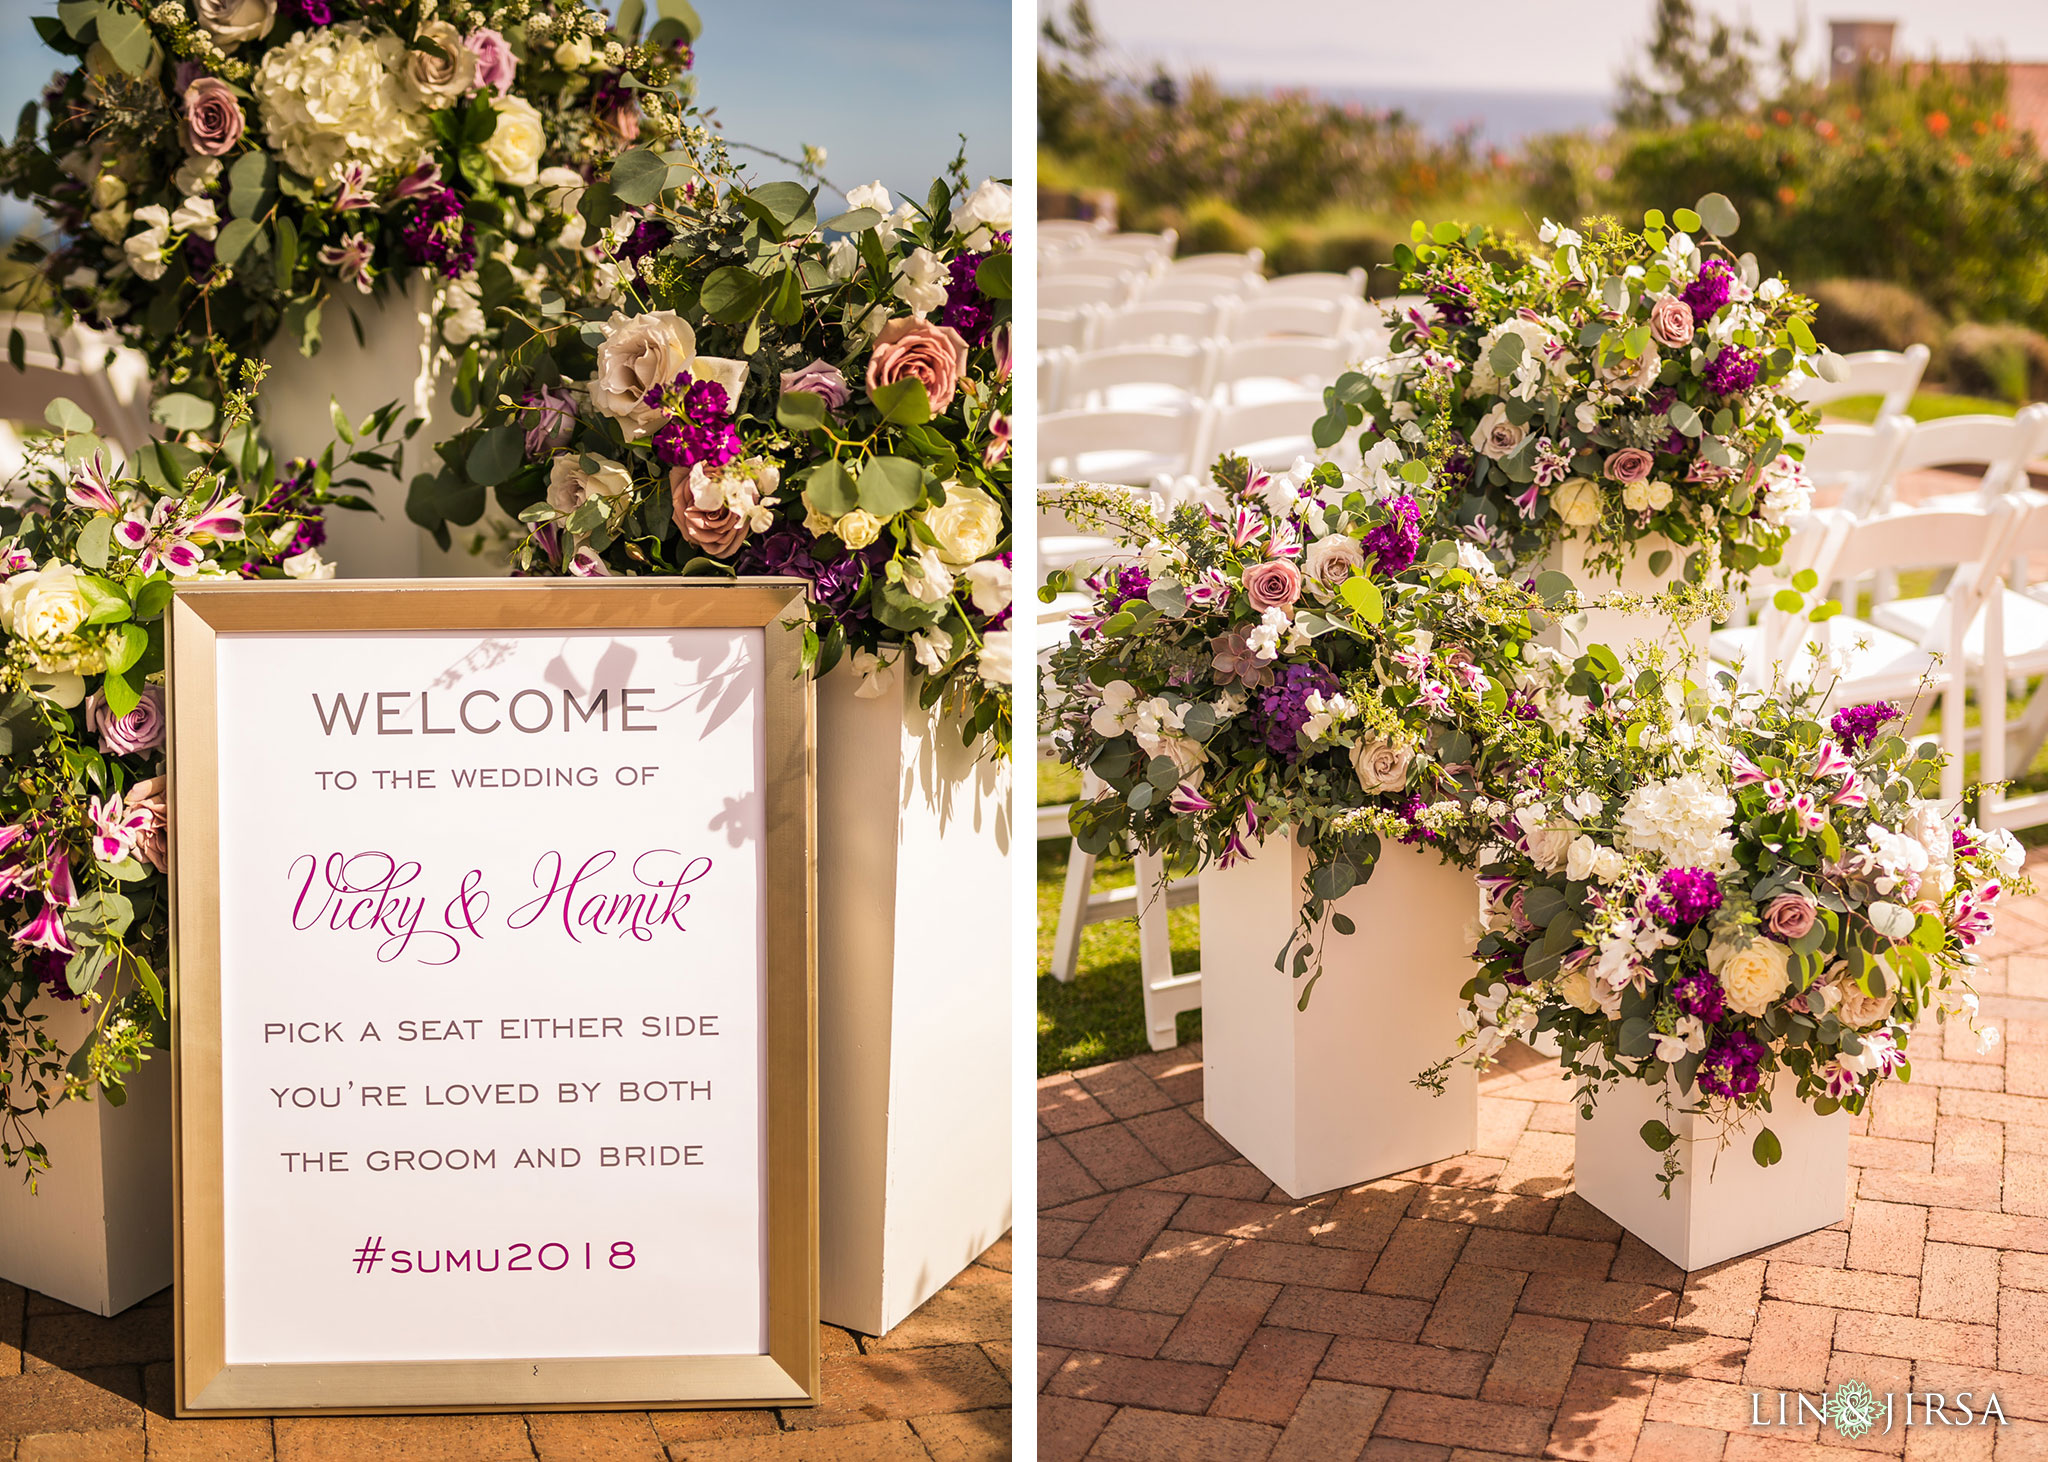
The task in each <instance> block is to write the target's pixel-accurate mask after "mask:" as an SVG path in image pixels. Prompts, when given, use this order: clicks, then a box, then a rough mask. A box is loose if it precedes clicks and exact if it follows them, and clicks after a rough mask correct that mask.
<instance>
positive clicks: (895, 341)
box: [868, 319, 967, 416]
mask: <svg viewBox="0 0 2048 1462" xmlns="http://www.w3.org/2000/svg"><path fill="white" fill-rule="evenodd" d="M966 371H967V342H966V340H965V339H963V338H962V337H961V334H960V332H959V331H958V330H955V329H954V328H953V327H952V326H951V325H934V324H932V323H931V322H930V321H927V320H914V319H902V320H891V321H890V322H889V323H888V324H886V325H884V326H883V327H882V333H881V334H880V335H877V336H876V337H875V353H874V354H873V355H871V356H869V357H868V395H869V396H873V395H874V394H875V392H877V391H879V390H881V389H882V387H884V386H893V385H895V384H896V383H897V382H898V381H903V380H915V381H922V382H924V393H925V395H927V396H929V397H930V398H931V402H932V415H934V416H938V415H940V414H941V413H943V412H944V411H945V409H946V408H947V407H948V406H951V405H952V404H953V393H954V392H955V391H957V390H958V389H959V387H960V377H961V376H963V375H964V374H966Z"/></svg>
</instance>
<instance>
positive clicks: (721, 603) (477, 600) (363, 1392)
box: [167, 578, 819, 1416]
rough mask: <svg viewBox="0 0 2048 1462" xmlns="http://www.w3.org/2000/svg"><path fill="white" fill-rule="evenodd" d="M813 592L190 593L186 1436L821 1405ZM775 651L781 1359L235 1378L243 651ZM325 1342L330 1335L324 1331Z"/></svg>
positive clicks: (184, 637) (770, 905)
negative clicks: (229, 1241) (232, 922)
mask: <svg viewBox="0 0 2048 1462" xmlns="http://www.w3.org/2000/svg"><path fill="white" fill-rule="evenodd" d="M804 587H805V586H804V584H803V582H802V581H801V580H795V579H751V580H742V581H738V582H706V581H704V580H701V579H698V580H683V579H673V578H667V579H652V578H650V579H633V580H609V581H606V580H581V581H579V580H561V579H555V580H548V581H541V580H529V581H520V580H503V579H490V580H440V581H436V580H417V579H415V580H377V579H358V580H340V581H327V582H322V583H277V582H264V583H254V582H246V581H228V582H215V583H198V584H186V585H180V586H179V587H178V592H177V594H176V595H175V597H174V598H173V600H172V602H171V608H170V613H169V625H168V633H169V639H168V645H169V649H168V657H167V658H168V664H169V667H170V678H169V692H170V693H169V763H170V773H169V781H170V791H171V799H170V828H171V850H172V855H171V876H170V882H171V906H172V908H171V950H172V954H171V985H170V1005H171V1009H170V1018H171V1079H172V1090H173V1098H172V1124H173V1144H172V1145H173V1158H172V1173H173V1177H172V1182H173V1191H174V1193H175V1198H176V1204H177V1214H178V1223H177V1228H176V1233H177V1243H176V1261H175V1262H176V1270H175V1272H176V1276H177V1293H176V1300H175V1311H176V1329H177V1335H176V1355H177V1385H176V1402H177V1406H176V1410H177V1414H178V1415H179V1416H293V1415H308V1416H310V1415H347V1414H374V1413H419V1412H473V1411H545V1410H575V1411H588V1410H599V1409H616V1408H630V1409H635V1410H638V1409H643V1408H656V1409H659V1408H668V1407H679V1408H681V1407H697V1406H746V1405H759V1406H771V1405H772V1406H792V1405H795V1406H801V1405H811V1404H815V1403H816V1401H817V1397H818V1364H819V1362H818V1312H819V1281H818V1267H819V1259H818V1106H817V949H816V933H815V918H816V897H817V876H816V856H815V841H816V818H817V812H816V794H815V771H816V754H815V748H814V715H815V711H814V695H813V688H812V681H811V679H810V677H809V676H808V675H805V674H803V673H802V668H801V667H802V660H801V657H802V632H801V628H800V626H798V625H796V624H794V623H793V622H792V621H793V618H794V615H793V611H794V610H796V609H798V608H800V607H801V605H802V603H803V598H804ZM742 628H754V629H760V630H762V631H764V638H765V644H766V654H765V666H764V671H765V674H764V679H763V689H762V696H763V702H764V704H763V706H762V712H763V723H764V724H763V731H764V736H763V742H764V748H765V754H764V760H763V768H762V770H763V778H764V781H765V783H766V785H765V786H764V787H763V788H762V794H763V802H764V805H765V808H766V823H765V828H764V837H763V852H764V860H765V886H764V888H763V890H762V893H763V903H762V917H763V924H764V936H765V941H766V943H765V950H766V962H765V968H764V971H763V980H764V985H765V989H764V1016H765V1019H764V1032H763V1035H764V1041H763V1048H764V1049H763V1069H762V1097H763V1102H764V1117H765V1122H764V1126H765V1129H766V1131H765V1139H764V1147H763V1159H764V1167H765V1185H764V1193H763V1203H764V1207H765V1216H766V1224H765V1227H766V1230H767V1258H766V1264H765V1271H766V1279H767V1286H766V1288H767V1296H766V1299H767V1322H768V1323H767V1330H768V1347H767V1352H766V1353H765V1354H762V1355H739V1356H734V1355H685V1356H633V1357H619V1358H607V1357H571V1358H552V1359H551V1358H547V1357H530V1358H525V1359H516V1360H456V1361H425V1362H389V1361H376V1362H333V1363H311V1364H295V1365H246V1364H245V1365H230V1364H228V1362H227V1355H226V1325H227V1296H226V1266H225V1257H226V1256H225V1247H226V1246H225V1207H226V1194H225V1179H224V1161H223V1152H222V1146H223V1138H222V1131H223V1129H222V1093H221V967H220V950H221V943H220V928H219V908H220V905H219V899H218V895H217V888H218V884H217V877H218V870H219V867H220V798H219V789H220V774H221V768H220V765H219V737H218V729H219V720H218V717H219V716H220V714H221V708H220V707H219V705H218V702H217V691H218V683H217V676H216V665H217V661H216V648H217V642H218V639H219V637H220V636H222V635H234V634H259V633H266V632H267V633H320V632H349V633H361V632H363V631H377V630H387V631H391V632H394V633H402V632H405V631H411V630H450V629H454V630H467V629H475V630H478V631H480V632H494V633H508V632H509V633H519V632H534V633H546V632H551V631H561V630H591V629H619V630H645V629H742ZM309 1323H313V1324H317V1323H318V1320H317V1318H316V1317H309Z"/></svg>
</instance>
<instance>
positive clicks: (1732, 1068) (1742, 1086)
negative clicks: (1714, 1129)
mask: <svg viewBox="0 0 2048 1462" xmlns="http://www.w3.org/2000/svg"><path fill="white" fill-rule="evenodd" d="M1763 1060H1764V1043H1763V1042H1762V1041H1760V1040H1758V1039H1757V1038H1756V1037H1755V1036H1753V1035H1751V1034H1750V1033H1749V1032H1748V1031H1723V1032H1722V1033H1721V1035H1720V1037H1719V1038H1718V1039H1717V1040H1716V1041H1715V1042H1714V1044H1713V1045H1711V1046H1709V1047H1707V1050H1706V1054H1705V1055H1704V1056H1702V1057H1701V1058H1700V1065H1699V1071H1698V1073H1697V1075H1696V1076H1695V1077H1694V1080H1696V1081H1697V1082H1699V1086H1700V1090H1701V1091H1703V1092H1705V1093H1707V1095H1709V1096H1718V1097H1745V1096H1748V1095H1749V1094H1750V1093H1751V1092H1753V1091H1755V1090H1756V1089H1757V1088H1758V1087H1759V1086H1761V1085H1763Z"/></svg>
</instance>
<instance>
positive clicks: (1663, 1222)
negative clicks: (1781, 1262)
mask: <svg viewBox="0 0 2048 1462" xmlns="http://www.w3.org/2000/svg"><path fill="white" fill-rule="evenodd" d="M1797 1089H1798V1084H1797V1082H1796V1080H1795V1079H1794V1078H1793V1077H1792V1076H1790V1075H1789V1074H1786V1073H1782V1072H1781V1073H1780V1074H1779V1077H1778V1082H1777V1085H1776V1086H1775V1087H1773V1088H1772V1091H1771V1105H1772V1106H1773V1108H1775V1110H1773V1111H1770V1112H1755V1113H1752V1114H1751V1115H1750V1117H1749V1119H1748V1120H1747V1121H1745V1122H1744V1123H1743V1124H1742V1125H1741V1126H1740V1127H1736V1128H1732V1129H1724V1128H1721V1127H1718V1126H1716V1125H1715V1124H1713V1123H1710V1122H1708V1121H1706V1120H1705V1119H1704V1118H1702V1117H1698V1116H1689V1115H1685V1114H1684V1112H1683V1108H1684V1107H1685V1106H1687V1105H1688V1104H1689V1103H1688V1102H1687V1101H1685V1100H1684V1099H1682V1097H1681V1094H1680V1093H1679V1092H1678V1090H1677V1087H1676V1086H1675V1085H1674V1086H1673V1087H1672V1105H1673V1108H1674V1110H1675V1111H1676V1112H1677V1115H1673V1114H1672V1113H1670V1112H1666V1111H1665V1109H1664V1103H1663V1099H1662V1097H1661V1096H1660V1095H1659V1093H1658V1092H1657V1090H1656V1089H1655V1088H1653V1087H1651V1086H1648V1085H1646V1084H1645V1083H1643V1082H1640V1081H1623V1082H1621V1083H1620V1084H1618V1085H1616V1086H1614V1087H1611V1088H1609V1089H1608V1090H1606V1091H1604V1092H1602V1093H1601V1094H1600V1100H1599V1102H1598V1104H1597V1105H1596V1106H1595V1108H1594V1111H1593V1115H1592V1117H1591V1118H1587V1117H1583V1116H1581V1117H1580V1118H1579V1119H1578V1134H1577V1138H1576V1140H1575V1143H1574V1148H1573V1152H1574V1157H1573V1162H1574V1174H1575V1176H1574V1178H1573V1186H1574V1187H1576V1188H1577V1189H1578V1193H1579V1196H1580V1197H1581V1198H1583V1199H1585V1200H1586V1201H1587V1202H1588V1203H1590V1204H1592V1205H1593V1206H1594V1207H1595V1208H1597V1209H1599V1210H1600V1211H1601V1212H1602V1213H1604V1214H1606V1215H1607V1216H1608V1217H1609V1218H1611V1219H1613V1220H1614V1221H1615V1222H1616V1223H1618V1224H1620V1225H1621V1226H1622V1227H1623V1228H1625V1229H1627V1230H1628V1231H1629V1232H1630V1233H1632V1234H1634V1235H1635V1236H1636V1237H1637V1238H1639V1239H1641V1240H1642V1241H1643V1242H1644V1243H1646V1244H1648V1245H1649V1246H1650V1247H1651V1248H1653V1249H1655V1250H1656V1251H1657V1252H1658V1253H1660V1254H1662V1255H1663V1256H1664V1257H1665V1258H1667V1259H1669V1260H1670V1261H1671V1262H1672V1263H1674V1264H1676V1265H1677V1266H1678V1267H1679V1268H1681V1269H1686V1270H1692V1269H1705V1268H1707V1267H1708V1266H1709V1265H1712V1264H1718V1263H1720V1262H1721V1261H1722V1260H1723V1259H1732V1258H1734V1257H1735V1256H1736V1255H1738V1254H1747V1253H1750V1252H1751V1251H1753V1250H1756V1249H1761V1248H1763V1247H1765V1246H1766V1245H1768V1244H1778V1243H1783V1242H1784V1241H1785V1240H1787V1239H1793V1238H1797V1237H1798V1236H1799V1235H1801V1234H1805V1233H1811V1232H1813V1230H1815V1229H1821V1228H1826V1227H1828V1226H1829V1225H1830V1224H1835V1223H1840V1222H1841V1221H1842V1216H1843V1214H1844V1213H1846V1212H1847V1211H1848V1202H1849V1118H1848V1116H1847V1114H1845V1113H1843V1112H1833V1113H1831V1114H1829V1115H1828V1116H1825V1117H1823V1116H1820V1115H1818V1114H1817V1113H1815V1111H1814V1110H1813V1108H1812V1107H1810V1106H1808V1105H1807V1104H1806V1103H1804V1102H1802V1101H1800V1100H1799V1098H1798V1097H1797V1096H1796V1095H1795V1094H1794V1093H1795V1092H1796V1091H1797ZM1649 1121H1658V1122H1662V1123H1664V1125H1665V1126H1667V1127H1669V1128H1670V1129H1671V1130H1672V1131H1673V1132H1676V1133H1677V1134H1678V1145H1677V1147H1676V1148H1675V1149H1674V1151H1675V1152H1676V1153H1677V1155H1678V1160H1679V1163H1680V1164H1681V1165H1682V1167H1683V1168H1684V1172H1683V1174H1682V1175H1681V1176H1680V1177H1679V1178H1678V1180H1677V1181H1676V1182H1674V1183H1673V1184H1672V1185H1671V1196H1670V1198H1668V1199H1667V1198H1666V1197H1665V1196H1664V1185H1663V1183H1662V1182H1661V1181H1660V1179H1659V1178H1658V1172H1659V1169H1660V1168H1661V1166H1662V1161H1663V1159H1662V1158H1661V1157H1660V1155H1659V1154H1657V1153H1655V1152H1652V1151H1651V1150H1650V1149H1649V1148H1648V1147H1647V1146H1645V1145H1644V1143H1643V1139H1642V1136H1641V1133H1642V1127H1643V1124H1644V1123H1645V1122H1649ZM1764 1127H1769V1128H1770V1129H1771V1132H1772V1133H1773V1134H1774V1135H1775V1136H1776V1137H1777V1139H1778V1142H1779V1145H1780V1146H1781V1147H1782V1148H1783V1149H1784V1153H1785V1155H1784V1157H1783V1158H1782V1159H1781V1160H1780V1161H1778V1162H1776V1163H1773V1164H1772V1165H1771V1166H1770V1167H1767V1168H1766V1167H1759V1166H1758V1165H1757V1162H1756V1159H1755V1158H1754V1157H1753V1156H1751V1154H1750V1145H1751V1144H1752V1143H1753V1142H1755V1141H1756V1135H1757V1133H1758V1131H1759V1130H1761V1129H1762V1128H1764ZM1724 1131H1725V1132H1726V1135H1727V1139H1728V1140H1727V1145H1726V1146H1725V1147H1724V1146H1723V1145H1722V1136H1723V1133H1724Z"/></svg>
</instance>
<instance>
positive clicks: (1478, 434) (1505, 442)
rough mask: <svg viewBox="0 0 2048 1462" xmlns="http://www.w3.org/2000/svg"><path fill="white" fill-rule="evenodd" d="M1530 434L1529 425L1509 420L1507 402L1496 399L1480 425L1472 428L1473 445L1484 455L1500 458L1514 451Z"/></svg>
mask: <svg viewBox="0 0 2048 1462" xmlns="http://www.w3.org/2000/svg"><path fill="white" fill-rule="evenodd" d="M1528 435H1529V429H1528V428H1527V427H1522V426H1516V425H1515V424H1514V423H1513V422H1512V421H1509V420H1508V404H1507V402H1505V401H1496V402H1494V403H1493V410H1491V411H1489V412H1487V413H1486V415H1485V416H1483V417H1481V418H1480V421H1479V425H1478V426H1476V427H1474V428H1473V429H1472V447H1473V450H1475V451H1477V452H1478V453H1480V454H1481V455H1482V456H1486V457H1493V458H1496V459H1498V458H1501V457H1506V456H1508V455H1510V454H1511V453H1513V452H1514V450H1515V449H1516V448H1517V447H1519V446H1521V445H1522V441H1523V439H1524V438H1526V437H1527V436H1528Z"/></svg>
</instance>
